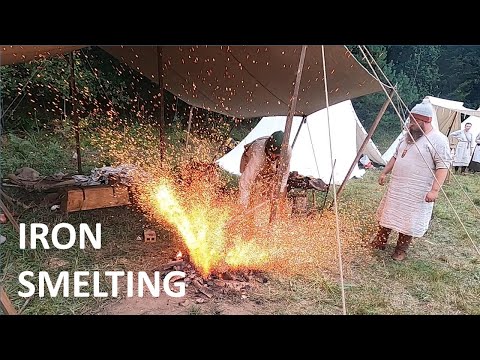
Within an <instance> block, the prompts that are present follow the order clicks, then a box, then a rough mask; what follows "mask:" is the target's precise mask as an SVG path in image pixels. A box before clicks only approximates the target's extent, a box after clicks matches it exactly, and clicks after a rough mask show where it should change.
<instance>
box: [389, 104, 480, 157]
mask: <svg viewBox="0 0 480 360" xmlns="http://www.w3.org/2000/svg"><path fill="white" fill-rule="evenodd" d="M425 99H428V100H429V101H430V103H431V104H432V106H433V109H434V110H435V111H434V114H435V116H434V118H433V120H432V125H433V127H434V128H435V129H437V130H440V131H441V132H442V133H443V134H445V135H447V134H449V133H451V132H452V131H455V130H459V129H460V127H461V122H460V121H461V114H465V115H474V116H478V117H480V110H473V109H468V108H466V107H464V106H463V102H460V101H453V100H447V99H441V98H437V97H434V96H426V97H425ZM405 133H406V132H405V131H402V132H401V133H400V135H398V137H397V138H396V139H395V141H394V142H393V143H392V145H390V147H389V148H388V149H387V151H385V152H384V153H383V155H382V158H383V160H384V161H385V162H388V161H389V160H390V159H391V158H392V156H393V153H394V152H395V149H396V148H397V145H398V142H399V141H400V139H401V138H402V137H403V136H404V135H405Z"/></svg>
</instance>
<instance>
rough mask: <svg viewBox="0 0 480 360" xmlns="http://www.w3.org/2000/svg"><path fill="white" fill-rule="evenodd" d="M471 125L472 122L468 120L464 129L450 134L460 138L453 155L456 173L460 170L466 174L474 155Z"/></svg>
mask: <svg viewBox="0 0 480 360" xmlns="http://www.w3.org/2000/svg"><path fill="white" fill-rule="evenodd" d="M471 127H472V124H471V123H469V122H467V123H465V128H464V129H463V130H457V131H454V132H452V133H451V134H450V136H451V137H452V138H454V139H457V140H458V143H457V146H456V147H455V155H454V157H453V168H454V169H455V173H457V171H458V170H460V174H462V175H465V170H466V168H467V166H468V163H469V162H470V158H471V156H472V147H473V135H472V133H471V132H470V128H471Z"/></svg>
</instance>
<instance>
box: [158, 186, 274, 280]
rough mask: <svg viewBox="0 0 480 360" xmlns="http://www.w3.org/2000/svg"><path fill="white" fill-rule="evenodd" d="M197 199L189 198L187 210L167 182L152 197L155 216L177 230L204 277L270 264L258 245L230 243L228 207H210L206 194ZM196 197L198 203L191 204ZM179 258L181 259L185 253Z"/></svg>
mask: <svg viewBox="0 0 480 360" xmlns="http://www.w3.org/2000/svg"><path fill="white" fill-rule="evenodd" d="M196 195H198V194H193V195H192V196H191V197H190V198H189V200H190V201H187V203H189V204H190V205H189V206H188V207H186V205H182V204H181V203H180V201H179V200H178V198H179V195H178V194H177V193H176V192H175V191H174V190H173V189H172V186H171V185H169V184H168V183H167V182H166V181H162V182H161V183H160V184H159V185H157V186H156V187H155V190H154V192H153V193H152V196H153V202H154V211H155V214H156V215H157V216H158V217H161V218H163V219H165V220H166V221H167V222H168V223H169V224H170V225H173V226H174V227H175V228H176V230H177V231H178V233H179V234H180V235H181V237H182V239H183V241H184V242H185V245H186V246H187V248H188V252H189V254H190V257H191V259H192V261H193V263H194V264H195V266H196V267H197V268H198V270H199V271H200V272H201V274H202V275H203V276H207V275H208V274H210V273H211V272H212V271H213V270H215V269H227V268H233V269H235V268H241V267H254V266H256V265H257V266H258V265H261V264H263V263H265V262H266V261H267V260H268V258H267V254H266V252H265V251H262V250H261V249H259V248H258V246H256V245H255V244H254V243H243V242H242V241H241V239H239V238H238V237H237V239H236V240H235V241H230V242H229V241H227V239H228V235H227V234H226V229H225V224H226V223H227V222H228V220H230V218H231V214H230V211H229V209H228V207H226V206H213V204H211V203H210V204H209V202H211V201H212V200H211V196H208V195H209V194H207V193H205V192H204V193H203V194H202V195H201V196H196ZM193 197H196V198H197V199H196V200H197V202H192V201H191V200H193V199H192V198H193ZM179 255H180V257H181V252H180V253H179ZM177 257H179V256H178V255H177Z"/></svg>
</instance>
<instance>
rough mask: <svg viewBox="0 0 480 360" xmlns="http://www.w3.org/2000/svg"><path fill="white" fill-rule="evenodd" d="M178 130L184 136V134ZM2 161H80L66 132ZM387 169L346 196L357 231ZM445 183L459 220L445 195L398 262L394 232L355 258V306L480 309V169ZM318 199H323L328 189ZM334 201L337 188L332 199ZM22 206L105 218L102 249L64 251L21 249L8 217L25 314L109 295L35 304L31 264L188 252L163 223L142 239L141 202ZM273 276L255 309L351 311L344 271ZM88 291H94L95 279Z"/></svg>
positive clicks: (12, 288) (5, 255)
mask: <svg viewBox="0 0 480 360" xmlns="http://www.w3.org/2000/svg"><path fill="white" fill-rule="evenodd" d="M178 136H179V135H177V138H175V139H177V140H178ZM172 137H173V136H172ZM38 154H40V155H38ZM37 155H38V156H37ZM1 165H2V173H3V174H5V173H6V172H8V171H13V170H14V169H15V168H17V167H20V166H32V167H34V168H36V169H37V170H39V171H40V172H41V173H42V174H52V173H54V172H55V171H60V170H63V169H66V170H73V169H74V168H75V167H74V166H75V164H73V163H71V159H70V148H69V147H68V146H66V145H65V148H64V145H63V143H62V142H61V141H60V140H59V138H55V137H54V136H49V137H40V135H38V134H34V135H33V136H22V137H19V136H13V135H9V136H8V141H6V142H3V145H2V163H1ZM93 165H95V163H94V162H93V161H92V162H91V166H93ZM378 175H379V171H378V170H369V171H367V173H366V174H365V176H364V178H363V179H354V180H351V181H350V182H349V183H348V184H347V186H346V188H345V192H344V193H343V194H342V195H341V197H340V198H339V201H338V205H339V212H340V213H342V214H351V216H355V217H360V218H362V224H367V225H365V226H364V227H360V228H358V229H357V231H358V234H359V236H362V238H363V237H366V236H367V235H368V234H371V233H372V229H374V226H375V211H376V208H377V206H378V203H379V201H380V199H381V197H382V195H383V192H384V191H385V188H384V187H380V186H379V185H378V184H377V178H378ZM225 176H229V175H228V174H225ZM236 181H237V179H236V178H235V177H231V178H230V186H232V187H235V186H236ZM444 190H445V193H446V194H447V196H448V199H449V200H450V201H451V203H452V205H453V207H454V208H455V210H456V212H457V214H458V216H459V217H460V220H459V219H458V218H457V216H456V215H455V213H454V212H453V210H452V208H451V206H450V204H449V202H448V201H447V200H446V198H445V197H444V196H443V195H441V196H440V198H439V200H438V201H437V203H436V204H435V208H434V212H433V217H432V221H431V226H430V229H429V231H428V232H427V234H426V236H425V237H424V238H421V239H415V240H414V243H413V245H412V247H411V248H410V250H409V253H408V257H407V259H406V260H405V261H404V262H401V263H397V262H394V261H393V260H392V259H391V258H390V254H391V252H392V251H393V247H394V243H395V240H396V234H394V233H392V236H391V239H390V241H389V244H388V245H387V250H386V251H377V252H372V253H370V252H369V253H362V254H363V255H358V256H357V257H356V258H355V259H354V261H353V262H352V263H350V264H347V265H346V268H345V300H346V310H347V313H348V314H480V301H478V299H480V256H479V254H478V253H477V252H476V250H475V248H474V246H473V244H472V242H473V243H475V244H476V246H477V247H480V241H479V239H480V227H479V226H478V221H479V219H480V214H479V213H478V209H475V207H474V206H473V205H472V203H471V201H473V203H474V204H476V206H477V207H478V205H479V203H480V195H479V194H480V174H476V175H468V176H458V177H456V178H452V179H450V182H449V183H447V184H446V185H445V186H444ZM464 191H465V192H466V193H467V194H468V196H469V197H470V199H471V201H470V200H469V199H468V198H467V196H466V195H465V193H464ZM317 199H321V200H322V201H323V196H320V197H317ZM317 201H319V200H317ZM330 202H331V196H329V197H328V199H327V204H330ZM16 210H17V211H18V213H19V215H20V220H21V222H23V223H26V224H30V223H32V222H42V223H46V224H48V225H49V226H53V225H54V224H57V223H60V222H68V223H71V224H72V225H73V226H74V227H75V228H76V229H78V225H79V224H80V223H87V224H89V226H90V227H91V228H93V227H94V224H95V223H97V222H99V223H101V224H102V249H101V250H93V249H91V248H87V249H85V250H79V249H78V248H76V247H74V248H72V249H70V250H62V251H59V250H40V249H37V250H20V249H19V247H18V240H17V239H18V235H17V234H16V233H15V231H14V230H13V228H12V226H11V225H10V224H6V225H2V228H1V233H2V234H4V235H6V236H7V239H8V240H7V242H6V243H4V244H3V245H0V281H1V282H2V284H3V286H4V287H5V289H6V291H7V293H8V294H9V296H10V298H11V300H12V302H13V304H14V306H15V307H16V308H17V309H21V308H23V307H24V310H23V313H24V314H84V313H96V312H98V309H100V308H102V307H103V306H106V305H107V304H108V302H109V300H108V299H104V298H99V299H95V298H93V297H89V298H74V297H69V298H63V297H61V296H59V297H56V298H50V297H45V298H43V299H40V298H39V297H38V296H37V295H35V296H33V297H32V298H31V299H30V300H29V301H28V303H26V302H27V299H25V298H22V297H20V296H19V295H18V291H19V290H23V287H21V286H20V284H19V282H18V275H19V273H20V272H22V271H25V270H30V271H33V272H34V273H38V271H48V272H49V273H50V275H51V276H52V277H53V278H56V274H58V272H60V271H69V272H70V273H72V272H73V271H78V270H86V271H95V270H98V271H102V272H103V271H107V270H125V271H127V270H128V271H153V270H155V269H156V268H158V266H159V265H160V264H162V263H164V262H166V261H167V259H169V258H171V257H172V256H174V255H175V254H176V252H177V251H178V250H183V245H182V242H181V240H180V239H178V237H176V236H175V235H174V234H172V233H171V232H170V231H168V230H167V229H162V228H156V229H155V230H156V231H157V238H158V240H157V243H154V244H145V243H143V242H141V241H137V240H136V238H137V236H138V235H141V234H142V233H143V229H144V227H145V226H147V225H148V223H147V220H146V219H145V218H144V216H143V215H142V214H140V213H138V212H137V211H136V210H134V209H133V208H128V207H123V208H111V209H101V210H93V211H85V212H80V213H73V214H70V215H68V216H64V215H61V214H59V213H56V212H52V211H50V209H49V208H36V209H32V210H29V211H24V210H23V209H16ZM460 221H461V222H462V223H463V225H464V226H465V228H466V229H467V231H468V233H469V236H468V235H467V234H466V232H465V230H464V229H463V226H462V225H461V224H460ZM369 224H370V225H371V226H370V225H369ZM269 279H270V281H269V282H268V283H267V284H266V285H265V286H262V287H260V288H258V289H255V290H252V293H251V294H249V299H250V300H251V301H254V302H256V303H257V304H261V306H259V307H258V308H257V310H256V311H257V313H259V314H341V313H342V299H341V294H342V292H341V287H340V282H339V277H338V274H335V273H334V274H327V273H325V272H324V271H322V270H320V269H318V271H317V272H314V273H308V274H302V275H297V276H288V277H287V276H283V275H279V274H273V273H272V274H269ZM108 284H109V282H108V281H106V279H104V278H102V279H101V288H102V289H104V290H105V291H108V290H109V285H108ZM85 290H87V291H92V288H91V285H89V287H87V288H86V289H85ZM187 312H188V313H189V314H202V313H204V312H202V307H201V306H197V305H192V306H191V307H190V308H189V309H188V311H187ZM214 313H221V311H220V310H218V311H214Z"/></svg>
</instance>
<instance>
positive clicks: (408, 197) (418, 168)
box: [372, 100, 451, 261]
mask: <svg viewBox="0 0 480 360" xmlns="http://www.w3.org/2000/svg"><path fill="white" fill-rule="evenodd" d="M433 111H434V110H433V108H432V106H431V104H430V102H428V100H424V101H423V102H422V103H421V104H417V105H415V107H414V108H413V109H412V110H411V115H410V121H409V125H408V128H409V131H410V134H411V135H410V134H408V133H407V134H406V135H405V137H404V138H403V139H402V140H400V142H399V144H398V145H397V148H396V151H395V154H394V155H393V157H392V158H391V159H390V161H389V162H388V164H387V165H386V166H385V168H384V169H383V171H382V173H381V174H380V177H379V179H378V183H379V184H380V185H384V184H385V182H386V179H387V175H388V174H389V173H390V172H391V173H392V175H391V180H390V183H389V185H388V188H387V191H386V192H385V194H384V196H383V198H382V200H381V202H380V205H379V207H378V210H377V217H378V223H379V227H378V231H377V234H376V236H375V239H374V241H373V242H372V246H373V247H374V248H376V249H381V250H384V249H385V247H386V244H387V241H388V237H389V235H390V233H391V231H392V230H395V231H397V232H398V240H397V246H396V247H395V251H394V252H393V254H392V258H393V259H394V260H397V261H402V260H404V259H405V257H406V254H407V249H408V247H409V245H410V243H411V241H412V238H413V237H422V236H423V235H424V234H425V232H426V231H427V229H428V226H429V223H430V219H431V216H432V210H433V205H434V203H435V201H436V200H437V198H438V194H439V191H440V188H441V186H442V185H443V182H444V181H445V178H446V176H447V173H448V169H449V167H450V162H451V156H450V146H449V142H448V139H447V137H446V136H445V135H443V134H442V133H441V132H440V131H438V130H436V129H434V128H433V126H432V124H431V122H432V118H433ZM422 130H423V132H422ZM424 159H425V160H424ZM434 175H435V176H434Z"/></svg>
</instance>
